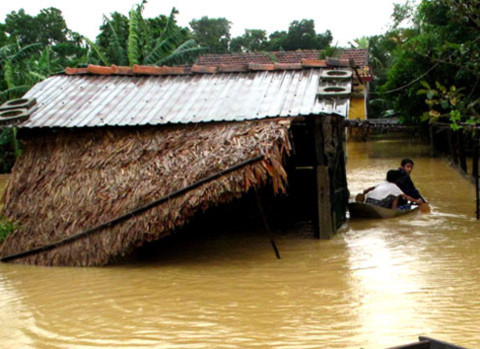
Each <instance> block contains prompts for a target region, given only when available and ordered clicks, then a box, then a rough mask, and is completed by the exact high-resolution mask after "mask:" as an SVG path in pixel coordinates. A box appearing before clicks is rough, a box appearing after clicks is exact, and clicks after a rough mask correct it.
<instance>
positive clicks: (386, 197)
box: [363, 170, 423, 209]
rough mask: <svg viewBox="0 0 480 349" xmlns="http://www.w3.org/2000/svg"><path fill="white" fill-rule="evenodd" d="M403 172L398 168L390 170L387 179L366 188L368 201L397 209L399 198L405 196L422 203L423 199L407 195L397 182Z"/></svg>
mask: <svg viewBox="0 0 480 349" xmlns="http://www.w3.org/2000/svg"><path fill="white" fill-rule="evenodd" d="M400 176H401V173H400V172H399V171H398V170H390V171H388V172H387V180H386V181H383V182H381V183H380V184H378V185H377V186H375V187H372V188H369V189H367V190H365V191H364V192H363V193H364V194H367V198H366V203H367V204H371V205H376V206H381V207H386V208H393V209H396V208H397V206H398V198H399V197H403V198H405V199H407V200H409V201H412V202H415V203H417V204H419V205H420V204H422V203H423V200H422V199H414V198H413V197H411V196H409V195H406V194H405V193H404V192H403V191H401V190H400V188H399V187H398V186H397V185H396V184H395V182H396V181H397V180H398V178H399V177H400Z"/></svg>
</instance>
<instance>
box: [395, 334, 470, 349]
mask: <svg viewBox="0 0 480 349" xmlns="http://www.w3.org/2000/svg"><path fill="white" fill-rule="evenodd" d="M389 349H467V348H465V347H460V346H458V345H455V344H451V343H447V342H443V341H440V340H438V339H433V338H430V337H425V336H420V337H418V342H415V343H410V344H406V345H400V346H398V347H391V348H389Z"/></svg>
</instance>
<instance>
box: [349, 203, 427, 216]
mask: <svg viewBox="0 0 480 349" xmlns="http://www.w3.org/2000/svg"><path fill="white" fill-rule="evenodd" d="M418 209H419V206H416V205H408V207H406V208H403V209H395V210H394V209H392V208H385V207H380V206H375V205H370V204H366V203H363V202H350V203H349V204H348V211H349V212H350V218H392V217H398V216H403V215H405V214H408V213H412V212H415V211H417V210H418Z"/></svg>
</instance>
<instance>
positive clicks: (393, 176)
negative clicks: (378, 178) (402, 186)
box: [387, 170, 401, 183]
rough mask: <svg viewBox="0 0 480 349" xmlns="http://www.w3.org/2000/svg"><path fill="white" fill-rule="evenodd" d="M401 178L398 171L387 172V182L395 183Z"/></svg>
mask: <svg viewBox="0 0 480 349" xmlns="http://www.w3.org/2000/svg"><path fill="white" fill-rule="evenodd" d="M400 177H401V174H400V172H398V170H390V171H388V172H387V182H390V183H395V182H396V181H397V180H398V179H399V178H400Z"/></svg>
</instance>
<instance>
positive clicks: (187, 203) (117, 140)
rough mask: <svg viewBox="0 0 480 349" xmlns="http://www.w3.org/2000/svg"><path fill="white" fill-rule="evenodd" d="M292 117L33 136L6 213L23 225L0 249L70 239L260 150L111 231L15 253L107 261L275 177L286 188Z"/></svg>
mask: <svg viewBox="0 0 480 349" xmlns="http://www.w3.org/2000/svg"><path fill="white" fill-rule="evenodd" d="M290 122H291V119H288V118H287V119H285V118H279V119H266V120H255V121H244V122H235V123H215V124H201V125H186V126H184V125H182V126H178V125H177V126H161V127H158V126H157V127H146V128H140V129H138V128H137V129H119V128H115V129H111V128H110V129H108V128H97V129H85V130H80V131H79V130H76V131H73V130H70V131H69V130H64V131H62V132H59V133H56V134H55V136H54V137H53V136H52V135H51V134H47V135H44V136H37V137H31V138H30V139H27V140H26V146H25V149H24V152H23V154H22V158H21V160H20V161H18V162H17V164H16V165H15V168H14V170H13V172H12V175H11V178H10V181H9V184H8V186H7V188H6V191H5V196H4V199H3V201H4V208H3V212H2V213H3V214H4V215H5V216H7V217H8V218H9V219H11V220H14V221H18V222H20V224H21V226H22V231H21V232H19V233H16V234H14V235H12V236H10V237H9V238H8V239H7V240H6V242H5V244H4V245H3V247H2V249H1V251H0V256H1V257H5V256H9V255H10V256H11V255H14V254H17V253H20V252H24V251H27V250H30V249H34V248H38V247H41V246H44V245H47V244H50V243H52V242H55V241H58V240H61V239H64V238H66V237H68V236H72V235H74V234H77V233H79V232H81V231H84V230H86V229H88V228H91V227H93V226H96V225H98V224H100V223H103V222H106V221H109V220H111V219H114V218H115V217H117V216H120V215H122V214H125V213H127V212H128V211H131V210H133V209H135V208H137V207H139V206H142V205H145V204H147V203H149V202H152V201H155V200H156V199H158V198H160V197H163V196H165V195H167V194H169V193H171V192H174V191H176V190H179V189H181V188H183V187H186V186H188V185H189V184H192V183H194V182H196V181H198V180H199V179H201V178H204V177H207V176H209V175H211V174H214V173H216V172H218V171H220V170H222V169H225V168H228V167H230V166H233V165H235V164H237V163H240V162H242V161H244V160H247V159H249V158H252V157H254V156H257V155H264V158H263V160H261V161H258V162H254V163H252V164H250V165H247V166H245V167H242V168H239V169H237V170H235V171H234V172H231V173H229V174H227V175H224V176H222V177H221V178H219V179H217V180H215V181H211V182H208V183H206V184H204V185H202V186H200V187H198V188H196V189H194V190H191V191H188V192H186V193H185V194H183V195H181V196H179V197H176V198H174V199H171V200H168V201H167V202H165V203H163V204H161V205H159V206H157V207H154V208H152V209H150V210H148V211H146V212H144V213H142V214H139V215H136V216H134V217H132V218H130V219H127V220H124V221H122V222H121V223H119V224H116V225H114V226H112V227H110V228H106V229H102V230H101V231H99V232H96V233H94V234H91V235H88V236H85V237H82V238H80V239H78V240H75V241H73V242H70V243H66V244H62V245H60V246H57V247H55V248H52V249H51V250H48V251H45V252H42V253H35V254H32V255H30V256H27V257H23V258H19V259H16V260H15V262H20V263H28V264H40V265H72V266H92V265H106V264H108V263H111V262H112V261H114V260H115V258H117V257H119V256H121V255H124V254H126V253H128V252H130V251H131V250H132V249H134V248H136V247H138V246H141V245H142V244H144V243H146V242H148V241H153V240H157V239H160V238H162V237H164V236H167V235H169V234H171V232H172V231H174V229H175V228H178V227H180V226H182V225H183V224H184V223H185V222H187V221H188V220H189V218H191V217H192V216H193V215H194V214H195V213H196V212H199V211H202V210H205V209H207V208H208V207H210V206H212V205H218V204H220V203H225V202H228V201H230V200H232V199H234V198H237V197H240V196H241V195H242V194H243V193H245V192H246V191H248V190H249V188H251V187H257V186H260V185H264V184H266V183H271V184H272V185H273V187H274V190H275V191H276V192H279V191H283V190H284V189H285V188H284V185H285V183H286V179H287V178H286V173H285V171H284V169H283V167H282V158H283V157H284V156H285V155H286V154H288V153H289V151H290V143H289V139H288V129H289V125H290Z"/></svg>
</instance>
